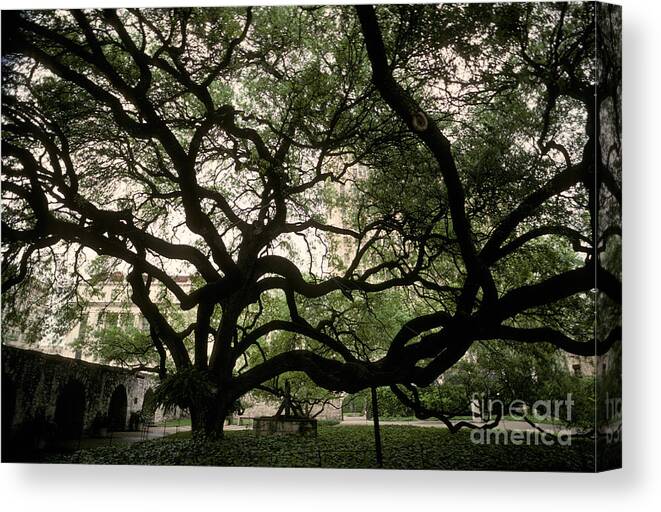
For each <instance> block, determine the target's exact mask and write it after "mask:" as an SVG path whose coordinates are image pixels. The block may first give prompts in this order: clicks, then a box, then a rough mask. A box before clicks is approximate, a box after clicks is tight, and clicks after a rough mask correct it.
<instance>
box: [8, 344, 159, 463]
mask: <svg viewBox="0 0 661 512" xmlns="http://www.w3.org/2000/svg"><path fill="white" fill-rule="evenodd" d="M2 381H3V395H2V402H3V403H2V408H3V436H2V437H3V447H4V446H6V445H5V443H6V442H7V443H9V442H10V440H11V439H16V438H17V437H20V436H21V435H23V437H25V436H26V435H27V434H26V433H29V435H30V436H32V437H34V436H35V435H38V432H39V431H47V432H46V433H45V434H44V438H47V437H48V435H52V434H54V433H59V431H60V428H58V425H57V423H58V421H57V420H59V423H60V424H62V423H63V422H65V421H64V420H63V417H64V415H63V413H60V414H57V409H58V397H60V396H61V395H62V393H63V391H64V390H65V388H66V386H67V385H69V384H70V383H78V385H79V389H78V391H79V392H78V395H77V396H78V398H80V394H81V393H80V390H81V389H82V394H84V404H85V405H84V410H83V412H82V427H81V428H80V432H81V433H82V435H85V434H88V433H89V432H90V431H91V429H92V426H93V424H94V421H95V418H96V419H98V418H100V417H101V418H103V417H107V416H108V412H109V406H110V402H111V398H112V396H113V393H114V392H115V391H116V390H117V389H119V387H120V386H121V389H122V391H123V392H124V396H125V398H126V415H125V417H126V419H125V423H124V428H126V425H127V423H128V418H129V417H130V415H131V413H132V412H140V411H141V410H142V406H143V399H144V395H145V392H146V391H147V389H149V388H152V387H154V386H155V385H156V382H157V381H156V378H155V377H152V376H151V375H145V374H139V373H135V372H131V371H129V370H126V369H124V368H117V367H113V366H107V365H101V364H94V363H89V362H87V361H81V360H78V359H70V358H67V357H62V356H58V355H52V354H44V353H42V352H37V351H34V350H25V349H20V348H15V347H9V346H6V345H3V346H2ZM5 382H8V383H9V387H8V388H7V391H5V390H4V388H5V386H4V383H5ZM72 385H73V386H75V384H72ZM10 388H11V389H10ZM66 389H67V390H68V391H67V393H68V394H67V396H68V398H69V399H72V397H74V396H76V393H75V392H74V389H73V388H72V387H69V388H66ZM11 391H13V393H12V392H11ZM6 393H7V399H5V394H6ZM10 395H11V396H10ZM12 398H13V400H12ZM5 402H6V403H5ZM75 403H78V404H79V403H80V400H78V402H75V400H74V402H72V401H71V400H69V401H68V402H67V401H64V399H62V398H61V399H60V408H62V407H69V408H70V409H69V410H70V412H71V411H74V412H76V414H77V415H79V414H80V410H79V408H76V407H75V406H74V405H75ZM66 404H68V405H66ZM62 410H64V409H62ZM5 411H7V412H8V413H10V414H9V415H8V419H7V420H5V419H4V416H5V415H4V412H5ZM77 417H78V416H77ZM5 421H7V423H5ZM76 421H78V422H79V420H76ZM5 427H6V428H7V429H8V431H7V432H5V430H6V429H5ZM69 427H70V428H71V429H72V428H73V424H67V428H69ZM75 430H76V432H77V431H78V430H77V428H76V429H75ZM35 432H36V433H35ZM46 434H48V435H46ZM79 435H80V434H79ZM4 454H5V450H4V449H3V459H5V457H4Z"/></svg>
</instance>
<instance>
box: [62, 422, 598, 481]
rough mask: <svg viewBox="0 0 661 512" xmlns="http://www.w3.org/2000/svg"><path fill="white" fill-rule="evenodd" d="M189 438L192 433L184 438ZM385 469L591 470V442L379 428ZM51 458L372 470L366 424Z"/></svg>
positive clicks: (175, 440)
mask: <svg viewBox="0 0 661 512" xmlns="http://www.w3.org/2000/svg"><path fill="white" fill-rule="evenodd" d="M186 436H189V438H186ZM382 437H383V453H384V467H386V468H391V469H445V470H451V469H454V470H457V469H460V470H495V469H498V470H502V469H503V468H507V469H509V470H518V471H539V470H543V471H593V470H594V467H593V464H594V446H593V444H592V443H591V442H589V441H587V440H580V439H577V440H574V441H573V442H572V444H571V445H570V446H545V445H543V444H541V443H540V444H537V445H530V446H525V445H521V446H515V445H511V444H510V445H484V446H480V449H479V450H476V449H475V445H473V444H472V442H471V439H470V434H469V433H467V432H460V433H458V434H454V435H452V434H450V433H449V432H448V431H447V430H445V429H440V428H439V429H437V428H420V427H409V426H383V427H382ZM52 462H66V463H76V464H152V465H211V466H258V467H259V466H262V467H264V466H266V467H325V468H374V467H376V463H375V460H374V436H373V433H372V429H371V428H365V427H347V426H341V427H340V426H335V427H326V426H323V427H322V426H320V428H319V435H318V437H317V438H312V439H310V438H304V437H290V436H284V437H278V436H255V435H254V433H252V432H251V431H228V432H227V433H226V435H225V438H224V439H223V440H221V441H207V440H205V439H204V438H203V437H194V438H190V433H182V434H180V435H177V436H171V438H165V439H163V440H158V441H148V442H143V443H138V444H136V445H133V446H129V447H127V446H119V445H117V446H112V447H107V448H96V449H92V450H83V451H80V452H77V453H75V454H73V455H70V456H64V457H59V458H58V459H57V460H52Z"/></svg>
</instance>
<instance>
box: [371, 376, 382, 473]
mask: <svg viewBox="0 0 661 512" xmlns="http://www.w3.org/2000/svg"><path fill="white" fill-rule="evenodd" d="M372 417H373V419H374V447H375V449H376V465H377V466H378V467H380V468H382V467H383V453H382V451H381V426H380V425H379V403H378V400H377V396H376V388H375V387H372Z"/></svg>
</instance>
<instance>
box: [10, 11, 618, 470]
mask: <svg viewBox="0 0 661 512" xmlns="http://www.w3.org/2000/svg"><path fill="white" fill-rule="evenodd" d="M621 120H622V112H621V9H620V7H618V6H614V5H608V4H602V3H598V2H596V3H595V2H569V3H566V2H557V3H556V2H545V3H538V2H523V3H489V4H480V3H471V4H462V3H443V4H442V5H436V4H409V5H404V4H403V5H376V6H371V5H360V6H349V5H343V6H339V5H333V6H323V5H319V6H309V5H306V6H295V5H292V6H275V7H274V6H259V7H219V8H190V7H186V8H122V9H103V10H101V9H92V8H90V9H83V10H64V9H62V10H60V9H53V10H4V11H3V12H2V306H3V307H2V461H3V462H45V463H59V464H62V463H64V464H150V465H213V466H273V467H318V468H383V469H445V470H450V469H458V470H508V471H511V470H517V471H573V472H594V471H601V470H606V469H613V468H618V467H620V466H621V411H622V402H621V354H622V342H621V337H622V327H621V301H622V292H621V289H622V285H621V274H622V272H621V247H622V229H621V201H622V169H621V154H622V142H621V141H622V139H621V125H622V121H621Z"/></svg>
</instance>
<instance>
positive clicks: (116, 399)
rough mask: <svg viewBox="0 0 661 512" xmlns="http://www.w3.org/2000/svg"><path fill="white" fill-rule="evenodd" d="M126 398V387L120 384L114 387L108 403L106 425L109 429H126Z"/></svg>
mask: <svg viewBox="0 0 661 512" xmlns="http://www.w3.org/2000/svg"><path fill="white" fill-rule="evenodd" d="M126 411H127V398H126V388H125V387H124V385H123V384H120V385H119V386H117V387H116V388H115V391H113V392H112V396H111V397H110V405H108V425H109V427H110V430H113V431H115V432H116V431H119V430H126Z"/></svg>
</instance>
